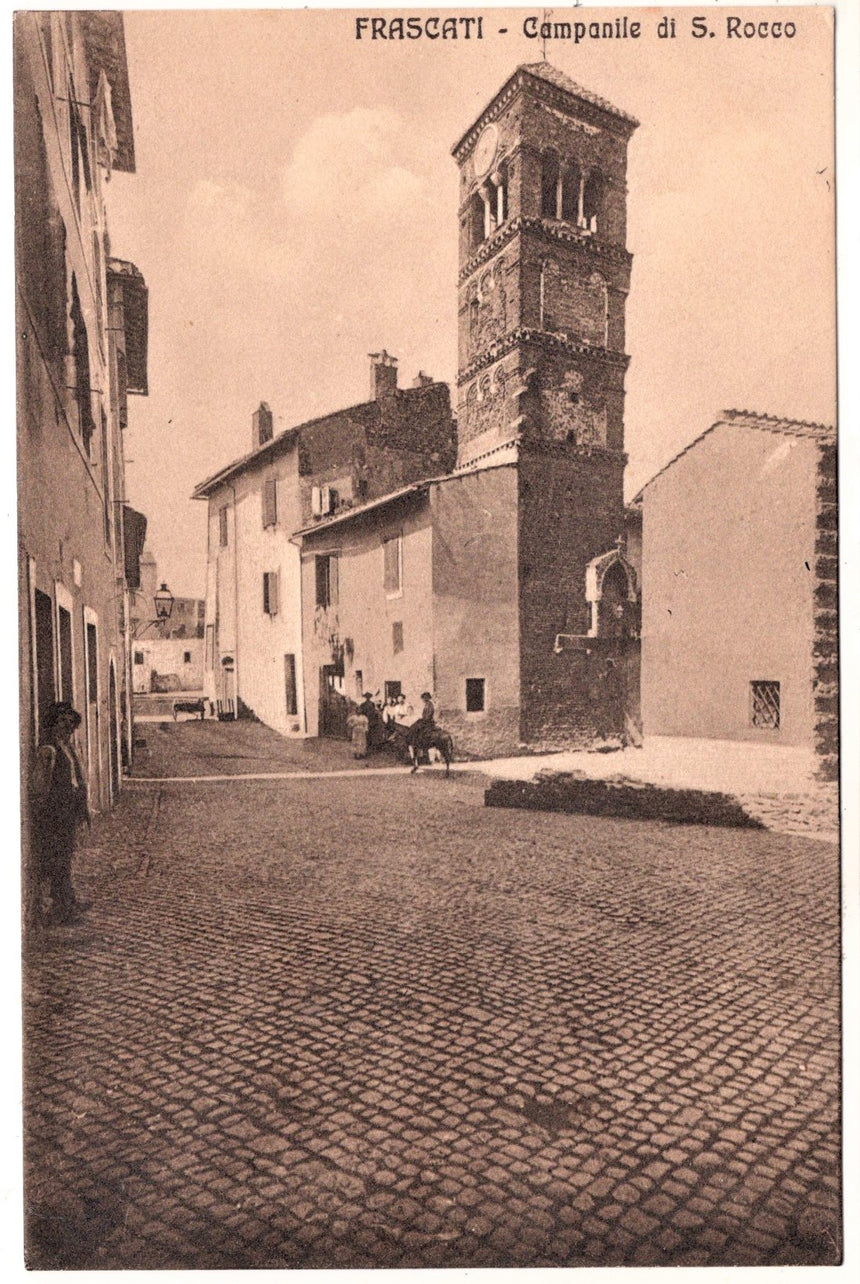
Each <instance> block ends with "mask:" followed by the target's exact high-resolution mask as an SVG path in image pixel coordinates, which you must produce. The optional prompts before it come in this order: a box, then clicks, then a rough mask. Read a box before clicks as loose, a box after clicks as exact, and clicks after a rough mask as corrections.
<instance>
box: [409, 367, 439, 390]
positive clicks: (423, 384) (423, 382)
mask: <svg viewBox="0 0 860 1284" xmlns="http://www.w3.org/2000/svg"><path fill="white" fill-rule="evenodd" d="M435 382H436V380H435V379H434V378H433V376H432V375H428V374H425V373H424V371H423V370H419V371H418V373H417V375H416V376H415V378H414V379H413V380H412V387H413V388H429V387H430V385H431V383H435Z"/></svg>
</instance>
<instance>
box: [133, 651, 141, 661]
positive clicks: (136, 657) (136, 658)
mask: <svg viewBox="0 0 860 1284" xmlns="http://www.w3.org/2000/svg"><path fill="white" fill-rule="evenodd" d="M134 662H135V664H143V652H142V651H135V653H134Z"/></svg>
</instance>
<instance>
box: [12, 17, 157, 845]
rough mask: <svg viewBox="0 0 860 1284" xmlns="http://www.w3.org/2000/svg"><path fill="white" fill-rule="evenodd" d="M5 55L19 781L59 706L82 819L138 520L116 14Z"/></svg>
mask: <svg viewBox="0 0 860 1284" xmlns="http://www.w3.org/2000/svg"><path fill="white" fill-rule="evenodd" d="M14 59H15V64H14V101H15V199H16V243H15V254H16V261H15V267H16V358H17V396H18V575H19V591H20V629H19V637H20V676H21V681H20V687H19V692H20V697H19V698H20V727H21V745H22V774H23V778H24V779H25V780H26V779H27V778H28V775H29V770H30V763H31V756H32V752H33V749H34V747H35V746H36V745H37V743H38V741H39V738H40V735H41V730H42V723H43V718H44V714H45V710H46V708H47V706H48V704H50V702H51V701H52V700H55V699H64V700H69V701H71V702H72V704H74V705H75V707H76V708H77V709H78V710H79V712H80V713H81V716H82V718H83V722H82V725H81V728H80V731H79V732H78V737H79V741H80V746H81V755H80V756H81V760H82V763H83V766H84V769H85V771H86V774H87V779H88V790H89V796H90V805H91V807H92V808H93V809H94V810H99V809H104V808H107V807H109V806H110V805H111V804H112V803H113V801H114V800H115V799H116V797H117V795H118V793H119V790H120V785H121V774H122V763H123V760H124V758H126V757H127V756H129V755H130V752H131V718H130V698H131V675H130V653H129V642H130V630H129V616H128V590H129V585H131V584H133V583H134V582H135V578H136V575H137V567H136V564H135V556H136V551H135V541H134V540H129V541H128V544H127V540H126V535H127V529H126V527H127V525H128V526H130V524H131V519H132V517H134V518H135V519H137V528H138V529H140V527H141V523H142V524H143V526H145V520H144V519H143V518H142V517H140V515H137V514H131V511H130V510H129V509H127V507H126V506H125V503H124V495H125V486H124V462H123V444H122V428H123V427H124V425H125V424H126V422H127V398H128V395H129V394H132V393H138V394H142V393H145V392H146V340H147V335H146V287H145V284H144V282H143V278H142V277H141V275H140V273H139V272H138V271H137V269H136V268H135V267H134V266H133V265H132V264H130V263H127V262H124V261H121V260H118V259H116V258H114V257H112V255H111V249H110V242H109V236H108V228H107V222H106V215H105V205H104V187H103V184H104V182H105V180H106V178H107V177H108V176H109V174H110V171H111V169H112V168H115V169H120V170H124V171H127V172H132V171H133V170H134V145H133V134H132V123H131V100H130V96H129V88H128V73H127V67H126V59H125V45H124V36H123V27H122V17H121V15H119V14H117V13H108V12H99V13H84V12H79V13H78V12H76V13H20V14H18V15H16V17H15V27H14ZM137 551H139V550H137ZM23 818H24V819H23V824H24V847H25V858H26V853H27V850H28V819H27V807H26V806H25V807H24V808H23Z"/></svg>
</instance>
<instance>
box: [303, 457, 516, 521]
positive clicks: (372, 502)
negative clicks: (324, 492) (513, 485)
mask: <svg viewBox="0 0 860 1284" xmlns="http://www.w3.org/2000/svg"><path fill="white" fill-rule="evenodd" d="M515 444H516V443H515V442H506V443H505V445H504V447H499V451H500V450H502V449H509V448H510V447H511V446H512V445H515ZM499 451H488V452H487V454H486V456H484V455H482V456H479V458H478V459H475V460H472V462H471V463H469V464H464V465H463V467H462V468H458V469H456V470H455V471H454V472H452V473H442V474H440V475H439V476H438V477H424V478H422V479H421V480H420V481H416V482H411V483H410V484H409V485H408V486H401V487H400V489H399V490H392V491H390V492H389V493H388V494H387V495H380V496H379V497H378V498H377V499H369V500H368V501H367V502H366V503H364V504H359V505H357V506H356V507H355V508H347V509H344V511H343V512H341V513H336V514H335V515H334V516H333V517H328V518H324V519H323V520H322V521H320V522H314V524H313V525H312V526H305V527H303V528H302V529H301V530H298V531H294V532H293V534H294V535H295V536H299V535H313V534H314V533H315V532H316V531H321V530H328V529H329V527H331V526H339V525H340V524H341V523H342V522H348V521H351V520H352V519H353V518H355V517H363V516H364V515H365V513H370V512H373V511H375V510H376V509H379V508H385V507H386V505H388V504H391V503H394V501H395V500H399V499H403V498H405V497H406V496H407V495H417V494H420V493H422V492H424V491H426V490H429V488H430V487H431V486H443V485H444V484H445V483H446V482H450V481H461V480H462V478H463V477H465V476H467V475H468V474H469V473H483V472H489V471H490V470H491V469H493V468H505V467H507V466H508V465H510V464H512V463H515V462H516V460H515V459H513V458H510V457H505V458H502V457H501V456H499V457H498V458H497V459H493V458H490V456H498V455H499Z"/></svg>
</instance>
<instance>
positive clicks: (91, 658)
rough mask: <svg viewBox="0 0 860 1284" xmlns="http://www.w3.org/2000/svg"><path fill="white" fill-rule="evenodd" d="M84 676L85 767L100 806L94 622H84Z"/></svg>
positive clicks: (96, 660)
mask: <svg viewBox="0 0 860 1284" xmlns="http://www.w3.org/2000/svg"><path fill="white" fill-rule="evenodd" d="M85 641H86V677H87V708H86V728H87V768H88V771H89V788H90V796H91V798H92V799H93V801H94V803H95V805H96V806H101V793H102V788H101V762H100V755H99V741H100V738H101V737H100V735H99V668H98V665H99V658H98V657H99V647H98V633H97V630H96V626H95V624H92V623H90V622H89V621H88V622H87V624H86V637H85Z"/></svg>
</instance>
